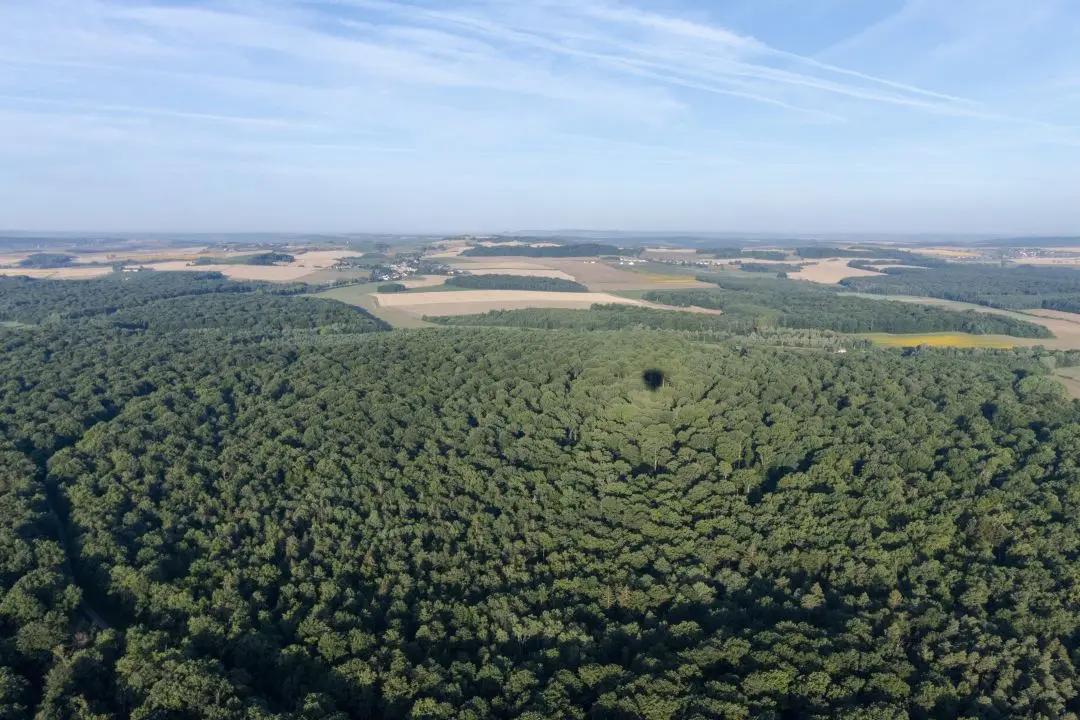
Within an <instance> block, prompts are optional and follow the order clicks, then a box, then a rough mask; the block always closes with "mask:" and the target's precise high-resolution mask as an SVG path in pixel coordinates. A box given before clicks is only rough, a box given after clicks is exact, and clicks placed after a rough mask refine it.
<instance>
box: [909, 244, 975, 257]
mask: <svg viewBox="0 0 1080 720" xmlns="http://www.w3.org/2000/svg"><path fill="white" fill-rule="evenodd" d="M915 252H917V253H921V254H923V255H936V256H938V257H943V258H951V259H953V260H978V259H979V253H978V252H975V251H973V250H966V249H964V248H956V247H921V248H916V249H915Z"/></svg>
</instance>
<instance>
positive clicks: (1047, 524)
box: [0, 280, 1080, 720]
mask: <svg viewBox="0 0 1080 720" xmlns="http://www.w3.org/2000/svg"><path fill="white" fill-rule="evenodd" d="M193 282H196V283H198V282H202V281H199V280H193ZM43 287H48V286H43ZM46 292H51V291H46ZM88 297H90V298H93V297H94V296H92V295H91V296H88ZM258 298H259V296H258V295H251V296H250V297H248V296H247V295H244V296H237V297H228V298H221V297H217V296H215V295H214V294H207V295H205V296H203V297H184V298H183V299H175V300H171V299H158V300H157V301H156V302H159V303H161V306H160V307H159V310H160V311H161V313H162V315H164V316H171V315H174V314H175V315H181V314H190V316H191V317H195V318H198V317H207V318H208V317H210V316H211V315H213V314H215V313H214V312H213V311H214V310H215V309H216V310H217V311H218V312H219V313H220V314H223V315H224V314H226V313H228V312H231V311H232V310H234V309H237V310H238V311H243V312H247V309H248V306H247V305H246V303H248V302H255V301H257V300H258ZM95 302H96V300H95ZM234 302H235V303H238V304H236V305H233V304H232V303H234ZM309 302H313V301H310V300H305V299H299V298H286V297H282V298H274V299H273V300H272V301H270V302H267V303H266V304H265V305H263V306H261V311H262V312H263V313H265V314H266V315H267V317H266V318H265V319H264V320H263V321H262V324H263V325H265V326H266V327H267V328H268V330H267V331H266V332H265V333H263V334H260V335H258V336H253V335H249V334H243V333H235V332H232V331H231V330H230V329H228V328H229V327H230V325H229V323H220V324H219V325H218V326H217V327H218V329H212V328H211V329H203V330H200V331H199V332H177V331H174V329H173V327H172V326H170V325H168V324H166V326H165V327H164V328H161V329H166V330H167V331H164V332H161V331H159V330H158V329H155V327H154V324H153V321H150V320H148V321H147V322H148V327H150V329H147V330H142V329H129V328H126V327H123V328H118V327H115V326H113V325H111V324H110V323H108V322H106V321H107V320H108V319H109V318H107V317H103V318H91V319H90V320H79V321H71V322H67V323H64V324H62V325H57V324H50V325H45V326H40V327H19V328H7V329H2V330H0V379H2V382H0V417H2V418H3V421H2V422H0V717H4V718H30V717H35V716H36V717H41V718H103V717H132V718H170V719H172V718H245V719H250V720H255V719H258V718H282V719H284V718H312V719H315V718H372V717H385V718H488V717H507V718H509V717H521V718H530V719H539V718H549V717H565V718H582V719H584V718H589V717H605V718H607V717H613V718H648V719H650V720H651V719H660V718H714V717H734V718H751V717H753V718H776V719H779V718H786V717H811V718H852V719H854V718H901V717H914V718H937V717H969V718H1009V717H1033V718H1045V719H1047V720H1049V719H1051V718H1064V717H1075V713H1076V712H1077V711H1078V709H1080V700H1078V693H1080V677H1078V675H1077V652H1078V648H1077V641H1076V638H1077V637H1078V633H1080V565H1078V564H1077V562H1076V552H1077V548H1078V547H1080V491H1078V489H1077V488H1078V487H1080V486H1078V485H1077V472H1078V470H1077V465H1078V463H1080V405H1078V404H1076V403H1074V402H1071V401H1069V400H1067V399H1066V398H1065V397H1064V396H1063V393H1062V390H1061V388H1060V386H1058V385H1057V384H1056V383H1054V382H1053V381H1051V380H1050V379H1049V378H1048V376H1047V372H1048V367H1050V366H1052V365H1053V364H1055V363H1059V362H1065V363H1074V362H1075V361H1076V360H1077V358H1076V357H1074V356H1072V355H1067V354H1062V353H1057V354H1052V353H1048V352H1046V351H1042V350H1029V351H1016V352H1005V351H968V352H958V351H952V352H943V351H927V350H922V351H915V352H910V353H901V352H894V351H882V350H870V349H858V348H855V349H852V350H850V351H849V352H848V353H847V354H845V355H838V354H836V353H833V352H821V351H818V350H813V349H799V350H784V349H779V348H775V347H767V346H760V345H747V344H746V343H743V342H741V341H728V342H701V341H697V340H695V339H693V338H692V337H691V336H689V335H686V334H682V333H678V332H669V331H654V330H635V329H623V330H620V331H618V332H580V331H575V330H562V329H560V330H521V329H507V328H498V329H487V328H437V329H431V330H416V331H395V332H393V333H386V332H383V333H380V332H376V333H356V332H348V331H341V332H335V333H329V334H324V333H320V332H318V330H315V329H311V330H308V331H298V330H296V329H295V328H293V329H289V330H285V331H280V332H275V331H273V330H272V329H270V328H274V327H286V326H287V325H289V324H290V323H287V322H284V321H275V320H274V319H273V318H274V316H275V315H276V314H277V313H284V314H285V315H286V316H288V317H292V314H293V313H295V312H297V311H298V310H299V309H304V310H311V309H313V308H318V309H317V310H316V315H315V317H316V318H321V317H322V314H321V313H322V312H323V309H322V308H321V307H320V306H319V305H317V304H316V305H312V306H308V305H305V303H309ZM200 303H208V305H207V307H206V308H204V309H199V308H198V307H197V306H198V305H199V304H200ZM293 303H297V304H293ZM181 307H184V308H185V311H186V312H184V313H181V312H180V308H181ZM142 309H143V310H146V311H149V310H150V306H149V305H146V304H145V303H143V308H142ZM599 311H604V309H602V308H601V309H599ZM123 312H134V309H133V308H129V309H125V310H124V311H123ZM329 312H332V313H336V312H337V310H331V311H329ZM594 312H596V311H594ZM654 312H661V311H654ZM611 313H612V314H614V311H611ZM116 314H117V315H119V314H121V313H119V312H118V313H116ZM334 317H336V315H335V316H334ZM711 317H722V316H711ZM202 325H206V323H202ZM645 372H650V373H657V372H659V373H661V374H662V376H663V381H662V382H661V383H659V384H651V385H650V384H647V383H645V382H644V381H643V373H645Z"/></svg>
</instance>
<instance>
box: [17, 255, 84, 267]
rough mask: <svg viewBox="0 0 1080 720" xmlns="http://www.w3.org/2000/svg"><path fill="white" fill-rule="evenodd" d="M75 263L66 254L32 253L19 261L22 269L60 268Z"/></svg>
mask: <svg viewBox="0 0 1080 720" xmlns="http://www.w3.org/2000/svg"><path fill="white" fill-rule="evenodd" d="M73 262H75V258H74V257H72V256H71V255H68V254H66V253H34V254H32V255H28V256H26V257H25V258H23V259H22V260H20V261H19V267H24V268H62V267H67V266H69V265H71V264H72V263H73Z"/></svg>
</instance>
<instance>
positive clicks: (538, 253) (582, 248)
mask: <svg viewBox="0 0 1080 720" xmlns="http://www.w3.org/2000/svg"><path fill="white" fill-rule="evenodd" d="M627 254H629V255H636V254H637V251H636V250H634V251H630V250H623V249H620V248H618V247H616V246H614V245H607V244H604V243H572V244H569V245H550V246H542V247H534V246H532V245H498V246H492V247H487V246H484V245H480V246H477V247H472V248H469V249H468V250H466V251H465V252H463V253H461V255H462V257H504V256H515V257H547V258H558V257H599V256H601V255H627Z"/></svg>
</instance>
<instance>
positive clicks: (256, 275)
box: [144, 260, 315, 282]
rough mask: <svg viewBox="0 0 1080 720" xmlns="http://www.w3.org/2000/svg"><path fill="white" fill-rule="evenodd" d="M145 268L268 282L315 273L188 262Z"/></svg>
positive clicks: (295, 268) (292, 267) (289, 268)
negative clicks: (217, 273)
mask: <svg viewBox="0 0 1080 720" xmlns="http://www.w3.org/2000/svg"><path fill="white" fill-rule="evenodd" d="M144 267H147V268H149V269H151V270H158V271H162V272H176V271H181V270H182V271H186V272H219V273H221V274H222V275H224V276H225V277H227V278H230V279H232V280H265V281H267V282H293V281H294V280H299V279H300V278H302V277H304V276H305V275H310V274H311V273H313V272H315V270H314V269H313V268H309V267H302V266H298V265H192V264H191V263H189V262H187V261H186V260H173V261H171V262H162V263H152V264H150V265H146V266H144Z"/></svg>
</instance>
